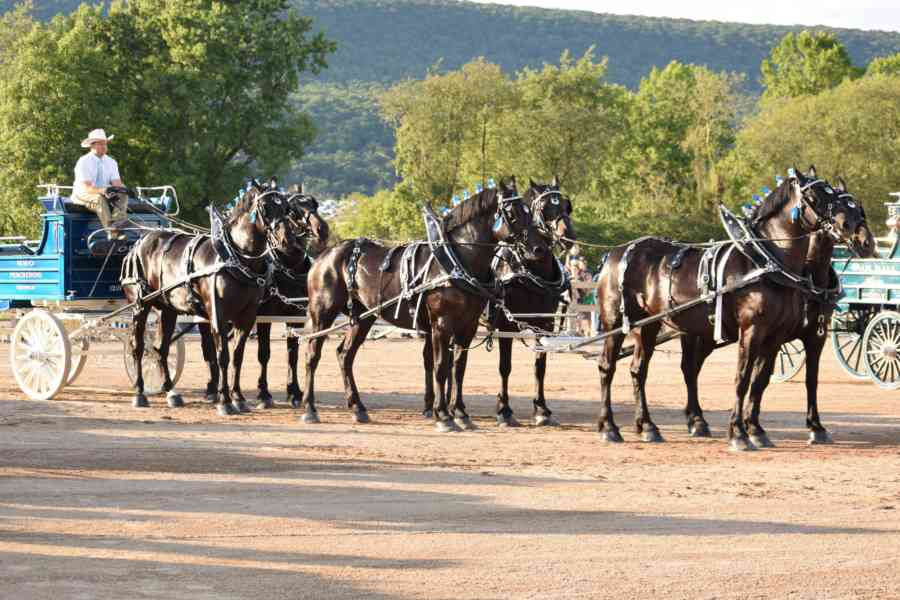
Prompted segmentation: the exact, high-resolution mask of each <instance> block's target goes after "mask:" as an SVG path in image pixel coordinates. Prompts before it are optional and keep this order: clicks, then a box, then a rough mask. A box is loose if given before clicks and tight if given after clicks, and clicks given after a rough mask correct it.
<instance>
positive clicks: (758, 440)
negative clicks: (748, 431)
mask: <svg viewBox="0 0 900 600" xmlns="http://www.w3.org/2000/svg"><path fill="white" fill-rule="evenodd" d="M750 443H751V444H753V445H754V446H756V447H757V448H774V447H775V444H773V443H772V440H770V439H769V436H768V434H765V433H756V434H753V435H751V436H750Z"/></svg>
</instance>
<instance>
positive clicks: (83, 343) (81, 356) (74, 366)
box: [66, 337, 91, 385]
mask: <svg viewBox="0 0 900 600" xmlns="http://www.w3.org/2000/svg"><path fill="white" fill-rule="evenodd" d="M69 347H70V348H71V350H72V359H71V364H70V365H69V374H68V375H67V376H66V385H72V384H73V383H75V380H76V379H78V376H79V375H81V370H82V369H83V368H84V365H85V363H87V357H88V355H87V352H88V349H89V348H90V347H91V343H90V340H88V338H87V337H81V338H78V339H77V340H70V341H69Z"/></svg>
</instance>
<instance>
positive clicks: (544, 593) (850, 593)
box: [0, 340, 900, 600]
mask: <svg viewBox="0 0 900 600" xmlns="http://www.w3.org/2000/svg"><path fill="white" fill-rule="evenodd" d="M333 348H334V343H333V342H332V343H329V344H328V346H327V347H326V351H327V353H326V355H325V356H324V358H323V361H322V365H321V367H320V375H319V377H318V382H319V388H320V394H319V403H320V415H321V417H322V421H323V422H322V424H320V425H314V426H310V425H302V424H301V423H300V422H299V421H298V420H297V415H296V413H295V412H294V411H293V410H292V409H290V408H288V407H287V406H286V405H285V404H284V403H283V399H284V395H283V392H282V393H280V394H279V395H277V396H276V399H277V400H279V401H281V404H280V406H279V408H276V409H274V410H272V411H267V412H262V411H256V412H253V413H252V414H250V415H246V416H240V417H232V418H228V419H226V418H221V417H218V416H216V414H215V412H214V411H213V410H212V409H211V408H210V407H209V406H208V405H206V404H204V403H203V402H201V399H200V398H201V396H200V390H201V386H202V385H203V383H204V372H203V366H204V365H203V364H202V363H200V362H196V361H198V358H199V349H198V348H197V347H196V346H194V347H190V348H189V350H190V355H191V356H190V361H189V363H188V367H187V370H186V373H185V376H184V377H183V379H182V381H181V384H180V386H179V387H180V388H181V390H182V391H184V392H185V393H186V400H187V401H188V404H187V406H186V407H185V408H183V409H178V410H173V409H169V408H166V407H165V402H164V399H163V398H161V397H156V398H152V399H151V403H152V404H153V407H152V408H151V409H149V410H138V409H133V408H131V405H130V396H129V392H128V391H127V380H126V376H125V374H124V371H123V367H122V364H121V359H113V358H107V359H96V360H92V361H91V362H89V364H88V366H87V367H86V369H85V372H84V373H83V374H82V375H81V378H80V379H79V381H78V384H79V385H78V386H77V387H71V388H68V389H67V390H66V391H65V392H64V393H63V394H62V395H61V397H59V398H58V399H57V400H54V401H50V402H32V401H25V400H23V398H22V396H21V394H20V393H19V391H18V389H17V388H16V387H15V384H14V382H13V380H12V377H11V375H10V373H9V370H8V366H7V365H8V346H6V345H0V364H2V371H0V373H2V378H0V597H3V598H16V599H18V598H52V599H53V600H59V599H62V598H65V599H77V598H91V599H93V598H181V599H201V598H203V599H206V598H216V599H217V600H221V599H227V598H249V597H253V598H382V599H395V598H396V599H400V598H433V599H444V598H446V599H450V598H453V599H467V598H605V597H615V598H636V597H642V598H691V599H701V598H897V597H900V518H898V517H900V395H898V394H900V392H895V393H892V392H886V391H883V390H880V389H878V388H877V387H875V386H874V385H873V384H871V383H867V382H857V381H853V380H851V379H850V378H849V376H847V375H845V374H844V373H843V372H842V371H841V370H840V368H839V367H838V365H837V363H836V362H835V360H834V358H833V356H832V355H831V353H830V351H829V352H828V353H827V355H826V358H825V362H824V366H823V371H824V373H825V374H824V375H823V376H822V377H821V392H822V393H821V395H820V398H821V402H820V407H821V409H822V411H823V422H824V423H825V424H826V426H827V427H828V428H829V429H830V431H831V432H832V434H833V435H834V439H835V442H836V443H835V444H834V445H833V446H829V447H823V446H817V447H808V446H807V445H806V437H807V434H806V430H805V425H804V408H805V391H804V386H803V385H802V383H801V381H802V374H801V378H798V382H796V383H795V382H791V383H786V384H780V385H773V386H771V387H770V388H769V391H768V393H767V395H766V399H765V402H764V406H763V419H764V420H763V423H764V425H766V426H767V428H768V430H769V433H770V435H771V437H772V439H773V441H774V442H775V443H776V444H777V445H778V447H777V448H775V449H772V450H765V451H758V452H752V453H745V454H734V453H730V452H728V451H727V447H726V443H725V441H724V432H725V425H726V421H727V418H728V414H729V410H730V405H731V402H732V385H731V380H732V376H733V372H734V365H735V362H736V357H735V353H734V351H733V350H732V349H727V350H721V351H719V352H718V353H716V354H714V355H713V356H712V357H711V358H710V360H709V361H708V362H707V366H706V369H705V372H704V373H703V376H702V379H701V400H702V402H703V405H704V407H705V408H706V411H707V417H708V419H709V421H710V424H711V426H712V427H713V435H714V438H713V439H711V440H693V439H690V438H688V437H687V432H686V429H685V426H684V423H683V417H682V415H681V411H680V409H681V406H682V404H683V402H684V397H685V393H684V388H683V385H682V383H681V375H680V371H679V370H678V360H679V355H678V354H677V352H675V351H676V350H677V344H676V345H674V346H672V345H669V346H667V347H666V348H669V349H670V350H671V352H667V353H661V354H658V355H657V357H656V358H655V359H654V363H653V365H652V367H651V374H650V386H649V397H650V399H651V410H652V411H653V415H654V418H655V420H656V422H657V423H658V424H659V425H660V427H661V430H662V433H663V435H664V436H665V438H666V443H664V444H658V445H653V444H646V443H642V442H640V441H638V437H637V436H636V435H635V434H634V433H633V431H632V430H631V428H630V427H629V426H628V424H629V423H630V421H631V414H632V410H633V409H632V404H631V385H630V380H629V377H628V374H627V365H626V363H622V364H621V365H620V370H619V372H618V374H617V376H616V387H615V389H614V400H615V409H616V411H617V417H618V422H619V424H620V425H622V433H623V435H624V436H625V439H626V441H625V443H624V444H621V445H618V446H606V445H603V444H601V443H600V442H599V440H598V436H597V434H596V433H595V432H594V431H593V426H592V420H593V415H594V414H595V412H596V409H597V404H596V401H595V399H596V398H597V372H596V366H595V364H594V363H592V362H588V361H586V360H584V359H582V358H580V357H576V356H552V357H551V358H550V362H549V369H548V377H547V382H548V385H547V395H548V398H549V401H550V405H551V407H552V408H553V409H554V410H555V415H556V416H557V417H558V418H559V419H560V421H561V422H562V423H563V426H562V427H560V428H557V429H544V428H541V429H538V428H533V427H522V428H518V429H513V430H498V429H497V428H496V427H495V426H494V425H493V418H492V417H491V415H492V412H493V403H494V395H495V394H496V391H497V387H498V378H497V375H496V364H497V363H496V361H497V354H496V351H495V352H494V353H491V354H488V353H486V352H485V351H484V350H481V349H480V350H478V351H476V352H475V353H474V354H473V357H472V358H471V359H470V361H469V373H468V377H467V387H466V391H467V401H468V404H469V408H470V411H471V413H472V414H473V415H475V416H477V418H476V423H477V425H478V426H479V429H478V430H477V431H474V432H466V433H452V434H439V433H436V432H434V431H433V429H432V428H431V426H430V424H429V423H426V422H424V421H423V420H422V418H421V417H420V416H419V410H420V402H421V400H420V393H421V390H422V371H421V368H420V366H419V364H420V358H419V357H420V346H419V343H418V342H416V341H400V340H396V341H380V342H377V343H369V344H367V345H366V346H364V347H363V349H362V350H361V352H360V356H359V360H358V370H357V373H358V381H359V384H360V388H361V389H363V390H364V391H365V395H364V401H365V402H366V403H367V404H368V406H369V408H370V410H371V415H372V417H373V422H372V423H371V424H368V425H353V424H351V421H350V418H349V415H348V413H347V412H346V410H345V409H344V408H343V407H342V402H343V401H342V394H341V393H340V380H339V378H338V370H337V365H336V361H335V360H334V355H333ZM250 353H251V355H253V356H255V346H252V347H251V348H250ZM284 356H285V352H284V350H283V349H282V348H281V347H280V344H279V348H278V349H277V351H276V353H275V356H274V359H273V372H272V381H273V382H275V383H276V384H277V385H276V386H275V387H277V389H279V390H282V388H283V385H282V382H283V381H284V378H285V373H286V369H285V367H284ZM531 361H532V357H531V355H530V353H529V352H528V351H526V350H525V349H524V348H522V347H521V346H517V347H516V348H515V356H514V372H513V383H512V390H511V392H512V393H513V394H514V399H513V407H514V409H516V411H517V415H518V417H519V418H520V419H521V420H522V421H527V418H528V417H529V416H530V412H531V401H530V399H531V392H532V374H531V370H532V367H531ZM257 372H258V371H257V366H256V364H255V360H250V361H249V365H248V367H247V369H246V371H245V379H244V381H245V382H247V383H249V384H251V385H250V386H245V387H254V386H252V384H253V383H255V380H256V376H257ZM248 396H249V395H248Z"/></svg>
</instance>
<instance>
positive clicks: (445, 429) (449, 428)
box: [434, 419, 459, 433]
mask: <svg viewBox="0 0 900 600" xmlns="http://www.w3.org/2000/svg"><path fill="white" fill-rule="evenodd" d="M434 429H435V431H437V432H438V433H452V432H454V431H459V427H457V425H456V423H454V422H453V421H451V420H450V419H447V420H446V421H436V422H435V424H434Z"/></svg>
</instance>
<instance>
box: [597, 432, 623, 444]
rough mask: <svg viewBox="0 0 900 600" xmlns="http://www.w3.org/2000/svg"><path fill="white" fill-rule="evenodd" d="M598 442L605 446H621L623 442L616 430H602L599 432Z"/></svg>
mask: <svg viewBox="0 0 900 600" xmlns="http://www.w3.org/2000/svg"><path fill="white" fill-rule="evenodd" d="M600 441H601V442H605V443H607V444H621V443H622V442H624V441H625V440H623V439H622V435H621V434H620V433H619V430H618V429H604V430H603V431H601V432H600Z"/></svg>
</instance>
